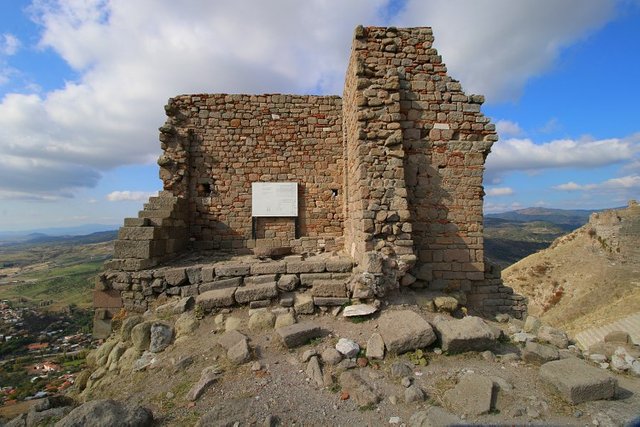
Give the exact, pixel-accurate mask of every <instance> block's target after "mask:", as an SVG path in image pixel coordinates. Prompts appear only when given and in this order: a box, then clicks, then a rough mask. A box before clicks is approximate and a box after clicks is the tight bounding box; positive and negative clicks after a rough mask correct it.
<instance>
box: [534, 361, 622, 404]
mask: <svg viewBox="0 0 640 427" xmlns="http://www.w3.org/2000/svg"><path fill="white" fill-rule="evenodd" d="M540 377H541V378H542V379H543V380H544V381H546V382H547V383H549V384H551V385H552V386H554V387H555V388H556V389H557V390H558V392H559V393H560V396H561V397H562V398H563V399H564V400H566V401H567V402H569V403H571V404H574V405H575V404H577V403H582V402H587V401H590V400H602V399H611V398H612V397H613V396H614V395H615V393H616V387H617V385H618V382H617V380H616V379H615V378H614V377H612V376H611V375H609V374H607V372H606V371H604V370H602V369H599V368H596V367H593V366H591V365H589V364H588V363H586V362H584V361H582V360H580V359H576V358H569V359H562V360H555V361H553V362H548V363H545V364H544V365H542V366H541V367H540Z"/></svg>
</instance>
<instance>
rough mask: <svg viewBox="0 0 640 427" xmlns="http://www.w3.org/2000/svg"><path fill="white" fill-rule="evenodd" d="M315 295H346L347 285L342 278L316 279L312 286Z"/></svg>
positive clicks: (312, 292) (312, 293)
mask: <svg viewBox="0 0 640 427" xmlns="http://www.w3.org/2000/svg"><path fill="white" fill-rule="evenodd" d="M311 295H312V296H314V297H343V298H344V297H346V296H347V286H346V285H345V283H344V281H342V280H316V281H315V282H314V283H313V287H312V288H311Z"/></svg>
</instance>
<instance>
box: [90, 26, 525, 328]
mask: <svg viewBox="0 0 640 427" xmlns="http://www.w3.org/2000/svg"><path fill="white" fill-rule="evenodd" d="M432 43H433V35H432V32H431V29H430V28H393V27H389V28H380V27H367V28H364V27H358V28H356V31H355V37H354V40H353V45H352V51H351V58H350V61H349V65H348V69H347V73H346V77H345V87H344V97H343V99H340V98H339V97H335V96H302V95H227V94H198V95H181V96H177V97H175V98H172V99H170V100H169V103H168V104H167V105H166V107H165V110H166V113H167V121H166V123H165V124H164V125H163V126H162V127H161V128H160V141H161V148H162V150H163V153H162V155H161V156H160V158H159V159H158V164H159V166H160V178H161V180H162V182H163V188H164V191H162V192H161V194H160V197H156V198H151V199H150V201H149V203H148V204H147V205H145V209H144V210H143V211H141V212H140V214H139V218H135V219H126V220H125V227H123V228H122V229H121V230H120V234H119V240H118V241H117V242H116V247H115V256H114V260H113V261H112V262H110V263H109V264H107V268H108V269H110V270H112V271H107V272H105V274H103V275H101V278H100V280H99V283H98V286H97V291H99V292H103V293H104V295H103V294H100V295H98V296H99V297H100V296H102V297H104V298H107V297H109V298H112V297H113V295H112V293H113V291H117V292H120V293H121V296H122V304H123V305H124V307H125V308H126V309H128V310H137V311H143V310H145V309H146V308H147V307H148V306H149V305H150V304H152V303H153V301H154V300H155V299H156V298H159V299H166V298H170V297H173V296H178V295H179V296H183V297H186V296H196V297H197V299H200V300H202V301H204V300H205V299H206V298H213V297H212V296H211V294H210V292H215V295H214V296H215V298H218V297H220V295H218V294H221V295H222V296H221V297H220V298H222V300H224V304H226V305H224V306H227V305H233V304H236V303H237V304H244V303H247V302H250V303H252V304H253V305H256V304H258V305H259V304H268V303H269V302H270V301H271V300H272V299H273V300H275V299H276V298H280V299H281V301H280V302H281V305H284V304H285V303H286V304H289V303H290V302H291V298H292V297H291V295H288V294H289V292H290V291H292V290H294V289H295V286H294V287H290V282H288V281H289V280H291V281H292V282H291V283H293V282H295V283H300V284H302V286H301V287H300V289H297V290H298V291H299V292H298V295H297V296H296V297H295V298H297V299H298V300H300V301H305V304H306V305H309V304H310V305H311V311H313V307H314V306H319V307H324V306H326V305H331V304H333V303H339V304H343V303H345V302H347V301H348V300H349V299H351V300H355V301H360V302H362V301H368V302H371V301H372V299H374V298H379V297H383V296H384V295H385V294H386V293H387V292H388V291H390V290H393V289H395V288H398V287H400V286H411V287H413V288H427V289H428V290H429V291H443V292H446V293H450V294H455V295H457V296H458V297H459V298H460V300H461V301H466V303H467V304H468V305H469V307H470V308H472V309H475V310H477V311H479V312H481V313H485V314H493V313H499V312H502V313H512V314H514V315H515V316H516V317H521V316H522V313H523V312H524V311H525V310H526V302H525V301H524V299H523V298H522V297H521V296H518V295H513V291H512V290H511V289H510V288H507V287H505V286H503V285H502V281H501V279H500V272H499V270H498V269H496V268H495V267H493V266H491V265H489V264H487V263H485V261H484V251H483V247H484V244H483V243H484V242H483V237H482V232H483V229H482V202H483V201H482V199H483V195H484V192H483V187H482V175H483V172H484V161H485V158H486V156H487V154H488V153H489V150H490V148H491V145H492V143H493V142H494V141H496V140H497V136H496V133H495V127H494V125H492V124H491V123H490V122H489V119H488V118H486V117H484V116H483V115H482V114H481V112H480V105H481V104H482V102H483V101H484V98H483V97H482V96H479V95H466V94H465V93H464V92H463V91H462V88H461V85H460V83H459V82H457V81H455V80H453V79H452V78H450V77H449V76H448V75H447V69H446V67H445V65H444V64H443V63H442V58H441V57H440V56H439V55H438V53H437V51H436V50H435V49H434V48H433V46H432ZM255 182H271V183H274V182H295V183H297V185H298V201H299V203H298V205H299V206H298V220H299V221H298V222H297V223H296V221H295V219H294V218H291V217H277V218H276V217H266V218H265V217H260V218H257V219H256V220H255V221H253V219H252V206H251V203H252V183H255ZM261 246H262V247H263V246H272V247H290V248H292V250H293V251H294V252H298V253H300V254H302V253H305V256H304V257H300V258H299V259H294V260H290V261H291V264H289V261H285V264H281V265H280V264H278V268H280V269H282V268H284V270H278V271H273V272H269V273H266V272H264V271H263V272H261V273H259V272H258V273H256V272H254V271H253V268H254V267H253V266H250V267H247V266H236V267H237V268H235V270H234V268H231V269H230V268H228V266H225V265H219V264H217V263H216V264H215V266H211V265H209V264H207V263H202V262H203V261H202V260H203V259H206V258H207V257H210V256H213V257H214V258H215V257H219V256H222V258H221V259H230V258H228V257H230V256H233V255H232V254H235V255H238V254H239V253H246V252H247V251H248V249H252V248H254V249H255V248H258V249H259V248H261ZM187 248H189V249H195V250H196V251H201V250H202V251H209V252H207V255H203V257H200V255H194V256H192V257H191V258H188V257H187V258H186V261H185V259H182V260H179V263H182V264H184V263H185V262H186V264H189V265H186V266H183V267H179V268H178V270H173V269H172V268H168V267H166V266H162V267H160V268H154V269H151V267H154V266H156V265H158V264H160V263H163V262H165V261H168V260H169V259H170V258H172V257H174V256H176V255H178V254H180V253H182V252H185V249H187ZM281 249H282V248H281ZM342 249H344V252H345V254H342V256H345V255H346V256H348V257H350V258H349V259H348V260H347V261H345V264H344V265H348V266H349V268H348V269H345V270H340V271H336V270H333V268H334V267H326V269H325V266H324V264H322V266H321V265H320V264H321V263H320V264H319V263H318V262H316V261H313V257H311V258H308V256H307V255H310V254H311V253H316V254H318V253H320V252H323V251H326V252H331V253H330V254H327V255H335V254H334V253H333V251H336V252H339V251H340V250H342ZM280 255H282V254H280ZM296 256H297V255H296ZM225 257H227V258H225ZM303 258H304V259H306V261H300V260H302V259H303ZM352 261H353V263H354V264H355V265H354V267H355V268H354V269H353V271H351V266H352V264H351V262H352ZM252 262H256V259H255V258H254V259H253V261H252ZM299 262H303V263H304V264H299ZM332 262H333V261H332ZM256 265H258V264H256ZM274 265H275V264H274ZM283 265H285V267H282V266H283ZM328 265H330V264H327V266H328ZM331 265H333V264H331ZM341 265H342V264H341ZM174 266H175V265H174ZM303 267H304V268H303ZM258 268H260V267H258ZM274 268H275V267H274ZM302 270H304V271H302ZM131 271H133V272H134V273H130V272H131ZM231 273H233V274H231ZM176 275H178V276H180V277H179V280H177V279H176V277H174V276H176ZM292 275H294V276H295V277H293V276H292ZM303 275H311V276H303ZM314 275H315V276H314ZM318 275H323V276H318ZM336 275H337V276H336ZM254 276H256V277H254ZM258 276H265V277H258ZM316 276H317V277H316ZM334 276H335V277H334ZM283 277H284V279H283ZM312 277H315V279H318V280H320V282H319V283H318V284H312V283H311V282H312V280H311V278H312ZM174 279H175V280H177V282H176V281H175V280H174ZM281 279H282V280H283V281H285V282H286V283H288V284H286V285H282V286H280V281H281ZM285 279H286V280H285ZM334 280H338V281H339V283H336V282H334ZM174 282H175V283H174ZM303 282H304V283H306V285H304V284H303ZM258 285H259V286H258ZM256 286H258V288H256ZM305 286H306V287H307V288H306V289H305ZM308 287H311V289H308ZM229 288H231V290H229ZM276 289H277V291H276ZM300 291H302V292H300ZM203 294H207V295H208V296H206V298H205V297H203V296H202V295H203ZM249 294H251V295H253V296H252V297H251V298H254V299H248V298H249V297H248V296H247V295H249ZM203 298H204V299H203ZM283 298H284V299H283ZM295 298H294V299H295ZM98 299H99V298H98ZM207 301H208V300H207ZM283 301H284V303H283ZM309 302H310V303H309ZM463 303H464V302H463ZM207 304H211V303H210V302H208V303H207ZM216 304H217V303H216ZM285 306H286V307H289V305H285ZM215 307H219V306H218V305H215ZM210 308H211V307H210ZM294 310H297V308H296V307H295V305H294ZM301 310H302V309H301ZM106 314H109V313H106ZM106 317H108V316H106Z"/></svg>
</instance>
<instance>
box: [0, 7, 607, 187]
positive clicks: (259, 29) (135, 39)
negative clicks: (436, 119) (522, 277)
mask: <svg viewBox="0 0 640 427" xmlns="http://www.w3.org/2000/svg"><path fill="white" fill-rule="evenodd" d="M389 1H390V0H350V1H342V0H306V1H304V2H302V1H292V0H272V1H269V2H256V1H249V0H237V1H234V2H213V1H207V0H191V1H189V2H186V3H185V2H176V1H172V0H137V1H124V0H112V1H105V0H82V1H81V0H66V1H63V0H37V1H35V2H34V6H33V7H32V8H31V13H32V16H33V17H34V19H35V20H36V21H37V22H38V23H39V25H40V26H41V30H42V31H41V34H42V38H41V40H40V43H39V45H40V47H41V48H43V49H51V50H53V51H55V52H56V53H57V54H58V55H60V57H61V58H62V59H63V60H64V61H66V63H67V64H69V66H71V67H72V69H73V71H74V72H75V73H77V76H78V77H77V78H76V79H74V80H70V81H67V82H66V84H65V85H64V87H61V88H58V89H57V90H54V91H50V92H48V93H41V94H38V95H34V94H31V95H25V94H9V95H7V96H5V97H4V98H3V99H1V100H0V159H2V160H0V162H2V164H0V166H1V167H0V191H5V192H7V191H12V192H16V191H17V192H22V193H25V194H29V193H37V192H41V193H43V194H44V193H47V194H51V195H54V196H55V195H58V194H68V193H69V192H73V191H76V190H77V189H79V188H83V187H93V186H95V185H96V184H97V182H98V181H99V180H100V177H101V176H102V173H103V172H104V171H107V170H110V169H112V168H115V167H117V166H122V165H125V164H135V163H150V162H152V161H153V160H154V159H155V158H156V157H157V156H158V154H159V152H160V148H159V143H158V138H157V128H158V127H159V126H160V125H161V124H162V122H163V121H164V119H165V117H164V112H163V109H162V106H163V105H164V104H165V103H166V100H167V99H168V98H169V97H171V96H174V95H176V94H181V93H199V92H227V93H263V92H268V93H275V92H285V93H327V94H340V93H341V92H342V86H343V79H344V70H345V68H346V64H347V61H348V58H349V51H350V45H351V38H352V34H353V29H354V27H355V26H356V25H357V24H360V23H363V24H366V25H381V24H384V23H383V22H382V21H381V20H382V17H383V16H384V11H385V7H386V6H387V4H388V3H389ZM614 5H615V0H593V1H590V2H586V3H585V2H583V1H580V0H559V1H556V2H542V3H541V2H539V1H534V0H521V1H518V2H513V1H511V0H485V1H483V2H468V1H465V2H462V0H446V1H445V0H429V1H419V0H408V1H407V3H406V7H405V9H404V11H403V12H402V13H401V14H400V15H399V16H398V17H397V19H396V20H397V22H396V23H397V24H398V25H401V26H411V25H418V26H424V25H431V26H433V27H434V32H435V38H436V47H438V48H439V50H440V53H441V54H442V55H443V56H444V59H445V61H446V62H447V64H448V66H449V68H450V69H451V72H452V74H453V76H454V77H457V78H459V79H461V80H462V82H463V84H464V86H465V87H466V89H468V92H470V93H473V92H476V93H484V94H486V95H487V96H488V97H489V98H490V99H492V100H498V99H514V98H517V96H518V94H519V93H520V91H521V88H522V87H523V85H524V83H525V82H526V81H527V80H528V79H529V78H530V77H532V76H535V75H537V74H540V73H542V72H544V71H545V70H546V69H548V68H549V67H550V66H551V64H552V63H553V61H554V59H555V58H556V57H557V55H558V52H559V50H560V49H561V47H562V46H565V45H568V44H570V43H573V42H575V41H576V40H578V39H580V38H581V37H584V36H585V34H588V33H589V32H590V31H594V30H595V29H597V28H598V27H599V26H601V25H603V24H604V23H605V22H607V20H609V19H610V18H611V16H612V14H613V10H614ZM498 15H499V19H497V18H496V17H497V16H498ZM452 23H455V25H452ZM4 40H5V44H6V45H7V46H9V44H10V43H12V44H11V46H13V47H11V48H10V49H9V48H7V49H6V50H7V52H9V51H15V50H16V49H19V43H18V44H17V45H16V42H15V41H11V42H8V43H7V42H6V40H7V39H4ZM11 40H13V39H11ZM0 65H1V64H0ZM3 78H4V79H5V80H7V79H8V77H7V76H6V75H5V76H4V77H3V73H2V71H1V70H0V83H1V80H2V79H3ZM512 130H515V128H513V129H512ZM499 147H500V143H499V144H497V145H496V149H494V154H492V156H493V157H494V158H495V159H496V161H497V160H499V157H500V155H499V153H500V151H501V149H500V148H499ZM496 153H498V155H497V156H496ZM490 159H491V157H490ZM494 163H495V162H494ZM497 163H498V164H499V163H500V162H499V161H498V162H497ZM29 164H31V165H33V166H34V167H31V168H27V166H26V165H29ZM35 165H37V168H36V167H35ZM25 174H33V177H25V176H24V175H25ZM0 197H2V196H1V195H0Z"/></svg>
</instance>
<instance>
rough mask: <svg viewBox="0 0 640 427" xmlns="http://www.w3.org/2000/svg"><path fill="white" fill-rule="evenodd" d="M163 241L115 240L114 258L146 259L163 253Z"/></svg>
mask: <svg viewBox="0 0 640 427" xmlns="http://www.w3.org/2000/svg"><path fill="white" fill-rule="evenodd" d="M164 250H165V246H164V242H163V241H137V240H116V241H115V242H114V250H113V254H114V258H139V259H147V258H153V257H156V256H162V255H164Z"/></svg>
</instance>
